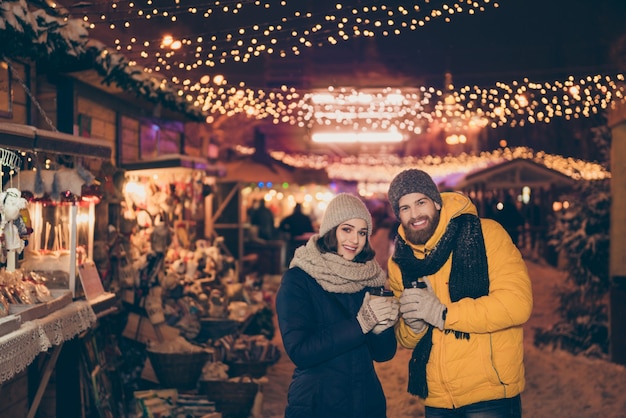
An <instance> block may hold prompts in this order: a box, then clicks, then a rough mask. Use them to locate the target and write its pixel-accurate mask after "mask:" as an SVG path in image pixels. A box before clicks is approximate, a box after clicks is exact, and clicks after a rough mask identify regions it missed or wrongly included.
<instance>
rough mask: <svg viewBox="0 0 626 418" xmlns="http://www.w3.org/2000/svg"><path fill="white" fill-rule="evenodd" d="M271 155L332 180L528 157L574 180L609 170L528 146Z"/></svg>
mask: <svg viewBox="0 0 626 418" xmlns="http://www.w3.org/2000/svg"><path fill="white" fill-rule="evenodd" d="M271 155H272V157H273V158H275V159H277V160H280V161H282V162H284V163H285V164H289V165H291V166H295V167H308V168H316V169H320V168H324V169H326V171H327V172H328V177H329V178H332V179H334V180H345V181H355V182H358V183H370V184H374V185H375V184H383V185H388V184H389V183H390V182H391V180H392V179H393V177H394V176H395V175H396V174H397V173H399V172H400V171H402V170H405V169H408V168H418V169H421V170H424V171H426V172H428V173H429V174H430V175H431V176H432V177H433V179H434V180H435V181H436V182H437V183H439V182H441V181H443V180H444V179H445V178H446V177H449V176H458V175H464V174H468V173H471V172H474V171H477V170H481V169H484V168H487V167H489V166H491V165H495V164H498V163H502V162H505V161H511V160H514V159H527V160H530V161H533V162H535V163H537V164H540V165H543V166H545V167H547V168H550V169H551V170H555V171H558V172H560V173H562V174H564V175H566V176H568V177H571V178H572V179H575V180H602V179H606V178H610V177H611V174H610V173H609V172H608V171H607V170H606V169H605V168H604V167H603V166H602V165H601V164H597V163H592V162H588V161H584V160H580V159H576V158H571V157H570V158H567V157H563V156H560V155H553V154H548V153H546V152H543V151H541V152H535V151H533V150H532V149H530V148H526V147H516V148H501V149H497V150H495V151H490V152H481V153H480V154H468V153H462V154H460V155H454V156H453V155H447V156H432V155H430V156H426V157H412V156H409V157H399V156H397V155H351V156H347V157H340V158H339V157H333V158H332V159H331V158H329V157H326V156H320V155H305V154H286V153H284V152H279V151H276V152H272V153H271Z"/></svg>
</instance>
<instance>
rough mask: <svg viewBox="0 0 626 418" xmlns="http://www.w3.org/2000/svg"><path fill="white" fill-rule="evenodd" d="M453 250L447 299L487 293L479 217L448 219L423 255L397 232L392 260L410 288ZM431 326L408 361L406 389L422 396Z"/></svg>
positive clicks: (458, 335) (461, 336)
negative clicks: (432, 245) (442, 232)
mask: <svg viewBox="0 0 626 418" xmlns="http://www.w3.org/2000/svg"><path fill="white" fill-rule="evenodd" d="M450 254H452V268H451V272H450V279H449V281H448V283H449V284H448V291H449V292H450V299H451V300H452V302H456V301H458V300H461V299H462V298H465V297H470V298H473V299H477V298H479V297H481V296H485V295H487V294H489V272H488V267H487V253H486V251H485V241H484V238H483V232H482V228H481V226H480V220H479V219H478V217H477V216H474V215H469V214H465V215H460V216H458V217H456V218H453V219H452V220H450V223H449V224H448V227H447V229H446V232H445V233H444V235H443V236H442V237H441V239H440V240H439V242H438V243H437V245H436V246H435V248H434V249H433V250H432V251H431V252H430V254H428V255H426V257H425V258H424V259H418V258H416V257H415V256H414V255H413V249H412V248H411V247H410V246H409V245H408V244H407V243H406V242H405V241H404V240H403V239H402V238H401V237H400V236H399V235H398V236H396V243H395V251H394V255H393V257H392V259H393V261H394V262H395V263H396V264H397V265H398V266H399V267H400V271H401V272H402V283H403V285H404V287H405V288H410V287H413V286H412V284H411V283H412V282H416V281H417V280H418V279H419V278H421V277H424V276H430V275H433V274H435V273H436V272H437V271H439V269H441V267H442V266H443V265H444V263H445V262H446V260H448V258H449V257H450ZM432 328H433V327H432V326H429V327H428V330H427V331H426V334H425V335H424V337H422V339H421V340H420V342H419V343H418V344H417V345H416V346H415V349H413V355H412V356H411V360H410V362H409V387H408V391H409V393H411V394H413V395H417V396H419V397H421V398H423V399H425V398H426V397H427V396H428V386H427V383H426V363H427V362H428V358H429V357H430V349H431V347H432V332H433V330H432ZM445 332H446V333H448V332H454V335H455V336H456V338H459V339H468V340H469V337H470V336H469V334H468V333H465V332H460V331H452V330H446V331H445Z"/></svg>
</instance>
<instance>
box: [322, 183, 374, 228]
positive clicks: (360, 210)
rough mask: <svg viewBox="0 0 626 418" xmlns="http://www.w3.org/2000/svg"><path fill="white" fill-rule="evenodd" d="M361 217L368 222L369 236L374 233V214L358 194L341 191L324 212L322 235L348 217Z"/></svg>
mask: <svg viewBox="0 0 626 418" xmlns="http://www.w3.org/2000/svg"><path fill="white" fill-rule="evenodd" d="M353 218H359V219H363V220H364V221H365V222H366V223H367V236H370V235H372V215H371V214H370V211H369V210H367V207H366V206H365V203H363V201H362V200H361V199H359V198H358V197H356V196H353V195H351V194H348V193H340V194H338V195H337V196H335V197H334V198H333V200H331V201H330V203H329V204H328V207H327V208H326V212H324V217H323V218H322V224H321V225H320V232H319V233H320V236H323V235H324V234H326V233H327V232H328V231H330V230H331V229H333V228H334V227H336V226H338V225H339V224H341V223H342V222H345V221H347V220H348V219H353Z"/></svg>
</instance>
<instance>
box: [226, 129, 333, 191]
mask: <svg viewBox="0 0 626 418" xmlns="http://www.w3.org/2000/svg"><path fill="white" fill-rule="evenodd" d="M254 145H255V146H254V152H253V153H252V154H249V155H244V156H237V157H233V159H232V160H230V161H227V162H226V163H225V166H226V174H225V176H224V179H223V180H225V181H229V180H230V181H238V182H244V183H264V184H265V185H267V183H273V184H283V183H290V184H299V185H304V184H311V183H314V184H328V183H329V182H330V180H329V178H328V173H327V171H326V169H324V168H313V167H296V166H293V165H289V164H287V163H285V162H283V161H280V160H277V159H275V158H273V157H272V156H271V155H270V154H269V153H268V152H267V151H266V146H265V134H263V133H262V132H261V131H260V130H258V129H255V131H254Z"/></svg>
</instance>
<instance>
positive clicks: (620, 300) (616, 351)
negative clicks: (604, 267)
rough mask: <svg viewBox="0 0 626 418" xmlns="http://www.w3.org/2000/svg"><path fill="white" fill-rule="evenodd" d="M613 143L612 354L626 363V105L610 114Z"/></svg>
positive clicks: (610, 347)
mask: <svg viewBox="0 0 626 418" xmlns="http://www.w3.org/2000/svg"><path fill="white" fill-rule="evenodd" d="M609 126H610V127H611V133H612V136H613V139H612V142H611V232H610V240H611V244H610V245H611V247H610V261H609V274H610V277H611V289H610V302H609V303H610V306H609V354H610V356H611V360H612V361H613V362H615V363H620V364H625V365H626V158H624V155H626V106H624V105H622V106H619V107H618V108H617V109H615V110H614V111H613V112H611V113H610V114H609Z"/></svg>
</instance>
